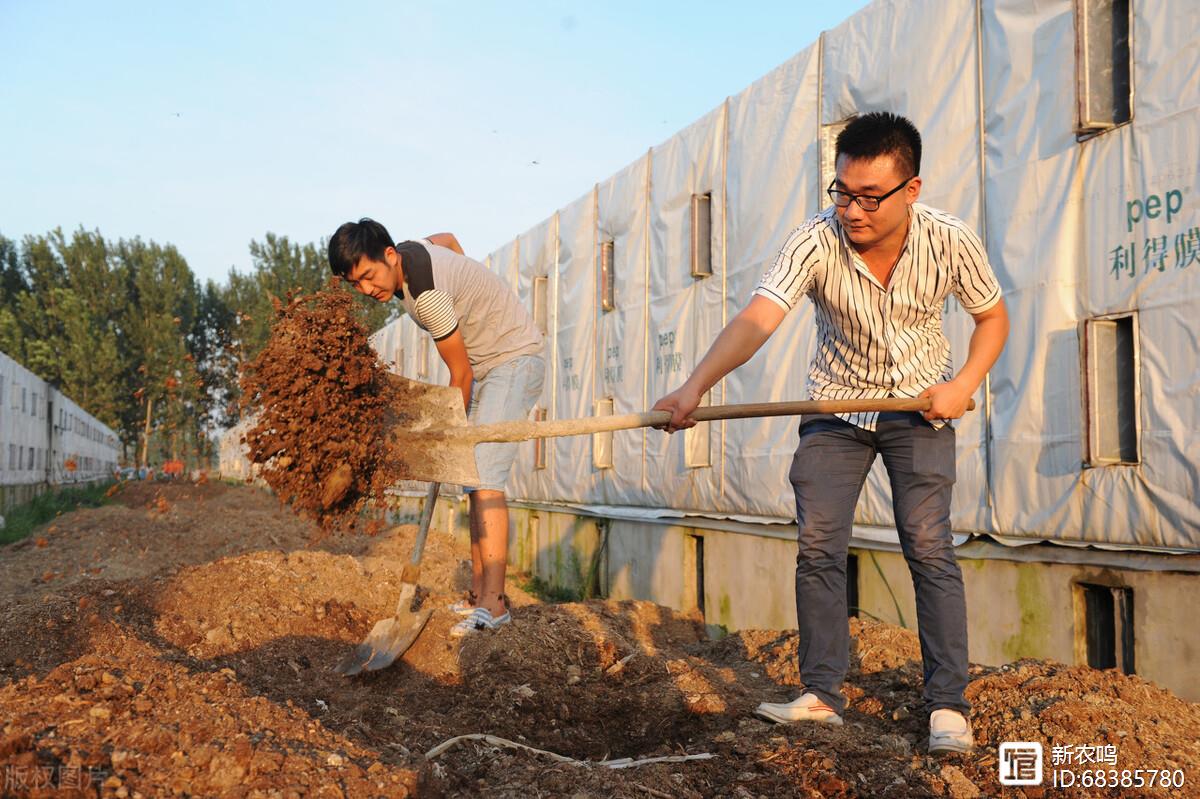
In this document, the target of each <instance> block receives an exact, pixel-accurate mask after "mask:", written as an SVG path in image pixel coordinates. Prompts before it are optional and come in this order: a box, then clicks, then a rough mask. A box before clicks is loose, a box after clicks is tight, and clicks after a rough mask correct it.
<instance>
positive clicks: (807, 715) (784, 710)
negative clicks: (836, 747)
mask: <svg viewBox="0 0 1200 799" xmlns="http://www.w3.org/2000/svg"><path fill="white" fill-rule="evenodd" d="M754 715H756V716H758V717H759V718H763V719H766V720H767V721H773V722H775V723H776V724H791V723H792V722H795V721H815V722H817V723H819V724H834V725H838V724H841V723H842V717H841V716H839V715H838V714H837V713H836V712H834V710H833V708H831V707H830V706H829V705H827V704H825V702H824V701H822V700H821V698H820V697H818V696H817V695H816V694H809V693H805V694H801V695H800V698H799V699H795V700H793V701H791V702H787V703H778V704H777V703H774V702H763V703H762V704H760V705H759V706H758V707H757V708H756V709H755V711H754Z"/></svg>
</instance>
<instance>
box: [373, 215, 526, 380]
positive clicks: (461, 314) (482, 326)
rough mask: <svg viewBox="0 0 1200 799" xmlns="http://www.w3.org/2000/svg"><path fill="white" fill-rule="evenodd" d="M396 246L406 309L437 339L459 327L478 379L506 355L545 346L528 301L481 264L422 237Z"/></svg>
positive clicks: (506, 357) (472, 368)
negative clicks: (523, 301) (519, 296)
mask: <svg viewBox="0 0 1200 799" xmlns="http://www.w3.org/2000/svg"><path fill="white" fill-rule="evenodd" d="M396 252H398V253H399V254H400V265H401V268H402V269H403V270H404V287H403V288H402V289H401V291H400V301H401V302H402V303H403V304H404V310H406V311H407V312H408V314H409V316H411V317H412V318H413V321H415V322H416V323H417V325H419V326H420V327H421V328H422V329H424V330H426V331H428V332H429V334H430V335H431V336H433V339H434V341H441V340H442V339H444V338H446V337H447V336H450V335H451V334H453V333H454V331H455V330H458V331H460V332H461V333H462V337H463V342H464V343H465V344H466V347H467V359H468V360H469V361H470V362H471V370H472V371H473V372H474V373H475V379H476V380H480V379H482V378H483V376H484V375H486V374H487V373H488V372H489V371H490V370H491V369H492V368H493V367H496V366H499V365H500V364H502V363H504V362H505V361H509V360H512V359H513V358H516V357H518V356H520V355H537V354H540V353H541V352H542V334H541V332H539V331H538V329H537V326H536V325H535V324H534V323H533V319H532V317H530V315H529V312H528V311H526V310H525V306H524V305H522V304H521V301H520V300H519V299H518V298H517V295H516V293H515V292H514V291H513V290H512V288H511V287H509V285H508V283H506V282H505V281H504V279H503V278H501V277H500V276H499V275H496V274H493V273H492V272H489V271H488V270H487V269H486V268H485V267H484V266H483V264H481V263H479V262H478V261H476V260H474V259H472V258H468V257H466V256H465V255H459V254H458V253H456V252H454V250H451V249H447V248H446V247H439V246H438V245H436V244H431V243H429V242H428V241H426V240H424V239H422V240H421V241H406V242H403V243H401V244H397V245H396Z"/></svg>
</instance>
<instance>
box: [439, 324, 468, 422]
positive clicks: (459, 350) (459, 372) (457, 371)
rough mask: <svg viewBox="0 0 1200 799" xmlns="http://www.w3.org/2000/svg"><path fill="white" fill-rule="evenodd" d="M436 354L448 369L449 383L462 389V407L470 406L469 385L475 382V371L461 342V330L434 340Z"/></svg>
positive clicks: (464, 345)
mask: <svg viewBox="0 0 1200 799" xmlns="http://www.w3.org/2000/svg"><path fill="white" fill-rule="evenodd" d="M434 344H435V345H436V346H437V351H438V355H440V356H442V360H443V361H444V362H445V363H446V367H447V368H448V369H449V370H450V385H452V386H454V387H455V388H457V389H459V390H460V391H462V395H463V408H464V409H467V408H470V407H471V387H472V385H473V384H474V382H475V372H474V370H473V369H471V361H470V359H468V358H467V345H466V343H465V342H463V337H462V331H460V330H455V331H454V332H453V333H451V334H450V335H449V336H446V338H444V339H442V340H441V341H435V342H434Z"/></svg>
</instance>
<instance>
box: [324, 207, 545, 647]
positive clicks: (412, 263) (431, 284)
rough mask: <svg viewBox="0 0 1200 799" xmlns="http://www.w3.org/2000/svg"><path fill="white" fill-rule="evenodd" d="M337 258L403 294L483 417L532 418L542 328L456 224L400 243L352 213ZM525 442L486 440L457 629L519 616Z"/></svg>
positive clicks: (378, 285) (334, 251) (354, 278)
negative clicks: (513, 552) (463, 240)
mask: <svg viewBox="0 0 1200 799" xmlns="http://www.w3.org/2000/svg"><path fill="white" fill-rule="evenodd" d="M329 267H330V269H332V270H333V273H334V274H336V275H339V276H340V277H342V278H343V279H345V280H346V281H347V282H349V283H350V284H351V285H353V286H354V288H355V289H357V290H358V291H359V292H361V293H363V294H366V295H367V296H369V297H372V298H374V299H376V300H378V301H380V302H387V301H388V300H390V299H392V298H393V297H399V298H400V301H401V302H402V303H403V304H404V308H405V310H406V311H407V312H408V315H409V316H410V317H412V319H413V321H414V322H416V323H417V325H418V326H419V327H420V328H421V329H422V330H424V331H426V332H427V333H429V335H430V336H432V337H433V340H434V343H435V345H436V346H437V350H438V354H439V355H440V356H441V358H442V360H443V361H445V363H446V366H447V368H449V370H450V385H451V386H455V387H457V388H458V389H459V390H461V391H462V395H463V405H464V406H465V407H466V409H467V416H468V417H469V418H470V419H471V421H472V422H474V423H475V424H489V423H491V422H500V421H511V420H514V419H523V418H526V417H527V416H528V415H529V411H530V410H531V409H532V408H533V405H534V403H535V402H536V401H537V399H538V397H539V396H540V395H541V391H542V383H543V380H544V378H545V371H546V366H545V361H544V360H543V358H542V349H543V344H542V335H541V333H540V332H539V331H538V329H537V326H536V325H535V324H534V322H533V319H532V318H531V317H530V315H529V313H528V311H526V310H525V306H523V305H522V304H521V301H520V300H519V299H518V298H517V295H516V294H514V293H513V290H512V289H511V288H510V287H509V286H508V284H507V283H505V282H504V280H503V279H501V278H500V277H499V276H497V275H495V274H493V273H491V272H489V271H488V270H487V269H486V268H485V267H484V266H483V264H481V263H479V262H478V261H475V260H474V259H471V258H468V257H466V256H465V255H464V254H463V251H462V247H460V246H459V243H458V240H457V239H455V238H454V236H453V235H452V234H450V233H438V234H436V235H433V236H429V237H428V238H426V239H422V240H420V241H405V242H402V243H399V244H396V243H393V241H392V239H391V237H390V236H389V235H388V232H387V229H386V228H384V226H383V225H381V224H379V223H378V222H375V221H374V220H371V219H362V220H359V221H358V222H347V223H346V224H344V225H342V226H341V227H339V228H338V229H337V231H336V232H335V233H334V234H333V238H331V239H330V240H329ZM516 453H517V445H516V444H480V445H478V446H477V447H476V451H475V460H476V465H477V466H478V468H479V478H480V487H479V488H471V489H467V490H468V493H469V496H470V518H471V574H472V578H471V593H470V595H469V598H468V599H467V600H466V601H464V602H459V603H456V604H455V605H454V606H453V607H454V610H455V611H456V612H458V613H460V614H461V615H463V616H464V617H465V618H464V619H463V620H462V621H461V622H460V623H458V624H456V625H455V626H454V627H453V628H451V635H454V636H461V635H465V634H467V633H470V632H475V631H478V630H494V629H496V628H497V627H499V626H500V625H502V624H507V623H508V622H509V621H510V618H511V617H510V616H509V613H508V608H507V601H506V600H505V597H504V576H505V570H506V565H507V560H508V503H507V501H506V499H505V496H504V484H505V482H506V481H507V479H508V473H509V471H510V470H511V468H512V464H513V460H514V459H515V458H516Z"/></svg>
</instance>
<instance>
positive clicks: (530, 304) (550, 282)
mask: <svg viewBox="0 0 1200 799" xmlns="http://www.w3.org/2000/svg"><path fill="white" fill-rule="evenodd" d="M556 224H557V218H556V217H551V218H549V219H547V220H545V221H544V222H542V223H541V224H540V225H537V226H536V227H534V228H533V229H531V230H529V231H527V232H526V233H524V234H522V235H521V237H520V238H519V239H518V249H519V267H518V272H517V283H516V284H514V285H513V288H514V289H515V290H516V292H517V296H519V297H520V298H521V303H522V304H523V305H524V306H525V309H526V310H527V311H529V315H530V316H533V315H534V305H535V297H534V288H535V284H536V283H537V280H536V279H537V278H544V279H545V284H544V287H543V289H542V297H541V298H540V300H538V302H544V303H545V322H544V323H542V322H541V321H540V320H535V323H537V324H544V325H545V331H544V332H545V338H544V349H543V350H542V357H543V358H544V359H545V361H546V378H545V381H544V382H543V383H542V395H541V397H540V398H539V399H538V401H537V406H536V407H537V408H542V409H545V410H546V416H547V418H550V409H551V408H552V407H553V403H554V375H555V370H554V365H555V358H554V341H555V336H554V326H555V314H554V311H553V309H554V292H555V290H556V287H557V279H556V276H555V258H556V249H557V240H556V235H557V230H556ZM535 450H536V442H534V441H525V442H522V443H521V445H520V447H519V449H518V451H517V460H516V462H515V463H514V464H513V469H512V472H511V473H510V474H509V478H508V488H509V489H510V493H512V494H513V496H521V497H526V498H528V499H532V500H548V499H550V498H551V497H553V491H554V461H553V460H552V459H551V458H552V455H553V452H552V451H551V448H550V447H547V451H546V463H545V468H541V469H538V468H535V463H534V453H535Z"/></svg>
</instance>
